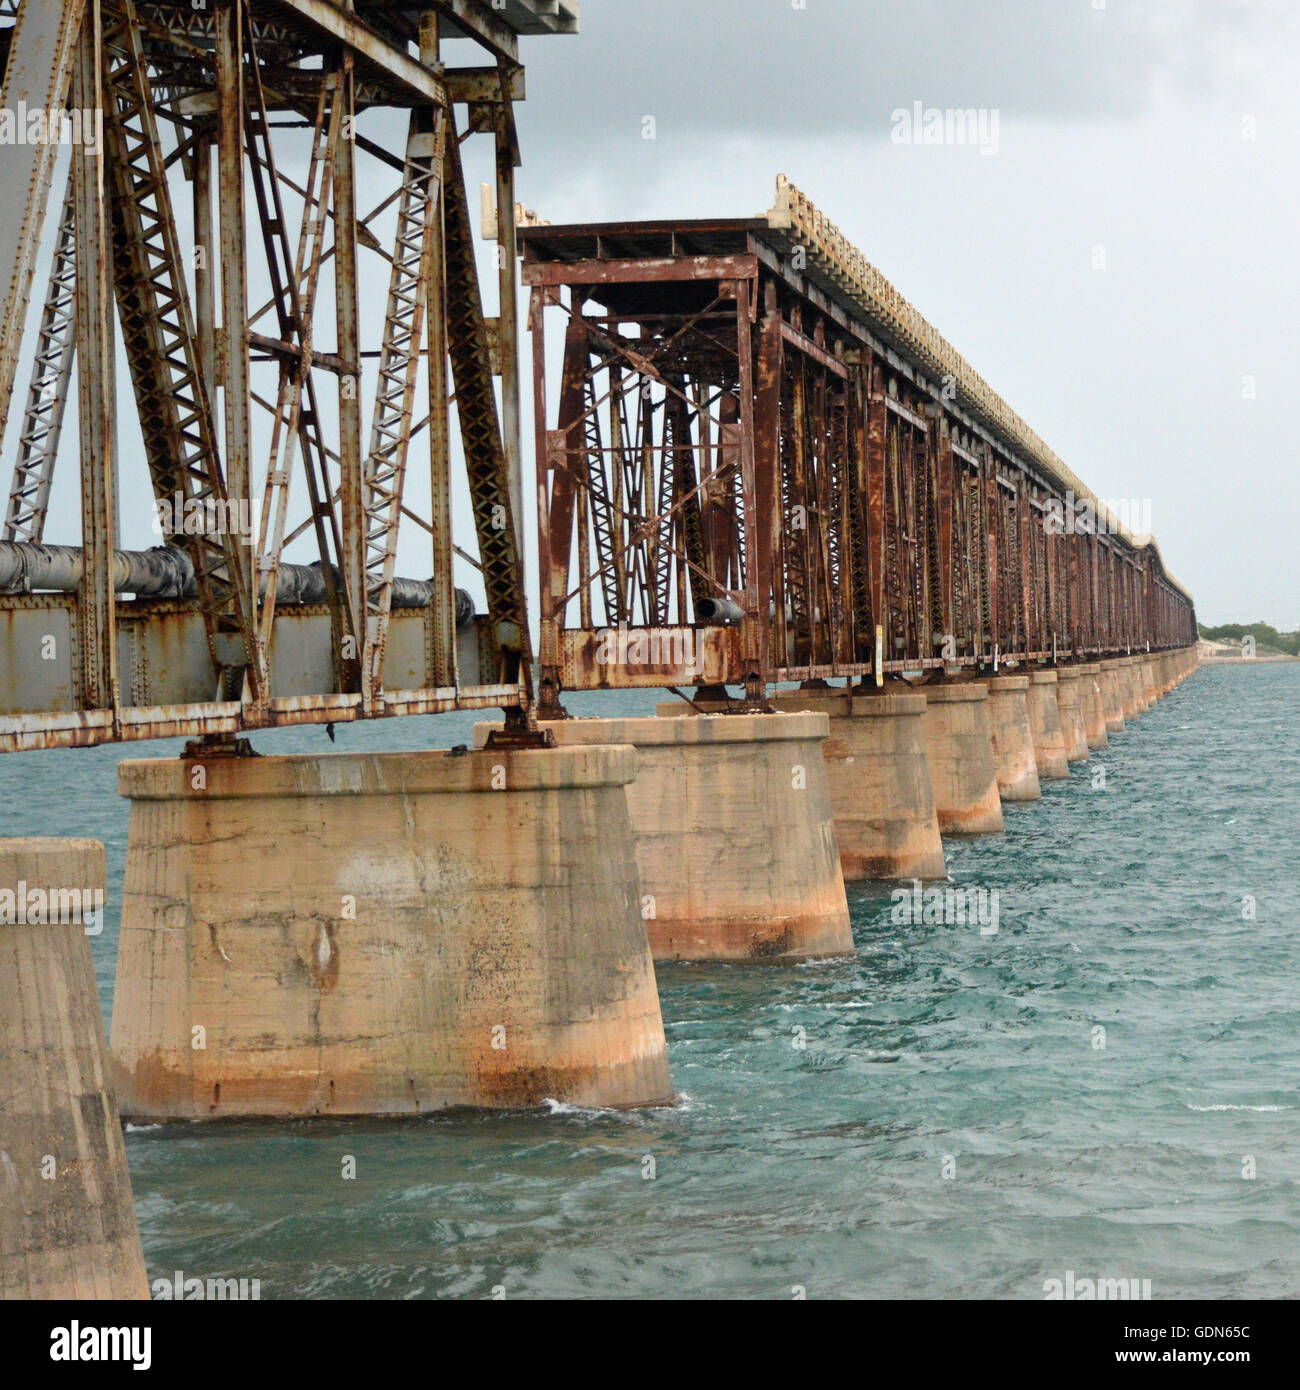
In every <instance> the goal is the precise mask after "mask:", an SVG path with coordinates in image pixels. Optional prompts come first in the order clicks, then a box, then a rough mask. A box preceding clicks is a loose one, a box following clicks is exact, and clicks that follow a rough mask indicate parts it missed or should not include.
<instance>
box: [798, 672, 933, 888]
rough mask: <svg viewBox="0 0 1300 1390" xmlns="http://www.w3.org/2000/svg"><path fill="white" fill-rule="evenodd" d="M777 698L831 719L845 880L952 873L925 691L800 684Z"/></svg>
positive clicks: (831, 770) (830, 763) (829, 756)
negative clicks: (929, 750)
mask: <svg viewBox="0 0 1300 1390" xmlns="http://www.w3.org/2000/svg"><path fill="white" fill-rule="evenodd" d="M772 704H773V705H774V706H775V707H776V708H777V709H780V710H797V709H809V710H816V711H818V712H820V713H825V714H826V715H827V716H828V718H829V721H830V737H829V738H827V740H826V742H825V743H824V744H823V745H822V751H823V753H824V755H825V758H826V778H827V783H828V785H829V788H830V797H831V809H832V811H833V812H834V815H835V836H836V839H837V840H838V841H839V847H840V867H841V868H842V869H843V872H844V877H845V878H846V879H847V880H849V881H850V882H858V881H861V880H868V879H895V878H902V879H914V878H915V879H923V880H925V879H944V878H947V876H948V869H947V865H946V864H945V862H944V857H943V840H942V838H941V837H940V834H939V817H938V815H937V814H936V812H935V808H934V791H933V789H932V787H931V785H930V769H929V765H928V762H927V760H926V753H925V733H924V727H923V722H922V721H923V717H924V715H925V696H924V695H922V694H919V693H916V692H912V691H907V690H903V691H899V690H894V689H890V690H889V691H888V692H887V693H886V692H880V693H873V692H870V691H861V692H860V691H856V690H855V691H853V692H852V693H851V694H850V693H849V692H848V691H844V690H833V691H832V690H826V691H817V690H808V691H804V690H801V691H785V692H781V693H779V694H776V695H773V696H772Z"/></svg>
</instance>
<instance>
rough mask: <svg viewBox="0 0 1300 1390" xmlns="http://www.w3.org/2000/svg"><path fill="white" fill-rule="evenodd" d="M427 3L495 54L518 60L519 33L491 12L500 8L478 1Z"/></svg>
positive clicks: (443, 0) (450, 0) (455, 0)
mask: <svg viewBox="0 0 1300 1390" xmlns="http://www.w3.org/2000/svg"><path fill="white" fill-rule="evenodd" d="M427 3H428V4H429V6H430V8H431V9H433V10H436V11H437V12H438V13H439V14H444V15H446V16H447V18H448V19H450V20H451V21H452V22H453V23H454V24H455V25H456V27H457V28H458V29H459V30H460V31H461V32H462V33H463V34H464V35H465V36H466V37H467V38H471V39H477V40H478V42H479V43H481V44H482V45H483V47H484V48H486V49H487V50H488V52H489V53H491V54H492V55H493V56H494V57H496V58H499V59H500V58H504V59H506V60H507V61H509V62H511V63H515V62H518V60H519V39H518V36H517V35H516V33H515V31H514V30H513V29H512V28H511V27H510V26H509V25H508V24H507V23H506V22H505V20H503V19H498V18H497V16H496V14H495V13H494V12H493V11H494V10H495V9H498V8H500V7H498V6H492V7H489V6H487V5H483V4H479V3H477V0H427Z"/></svg>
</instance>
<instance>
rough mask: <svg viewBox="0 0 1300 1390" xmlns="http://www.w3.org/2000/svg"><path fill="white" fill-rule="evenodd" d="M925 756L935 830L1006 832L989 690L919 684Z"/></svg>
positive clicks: (964, 683) (955, 684) (958, 684)
mask: <svg viewBox="0 0 1300 1390" xmlns="http://www.w3.org/2000/svg"><path fill="white" fill-rule="evenodd" d="M922 689H923V690H924V692H925V715H924V722H923V727H924V731H925V748H926V757H927V760H928V762H929V766H930V786H931V788H932V789H933V791H934V807H935V811H936V812H937V814H938V817H939V829H940V831H942V832H943V834H945V835H998V834H1001V832H1002V831H1003V829H1004V828H1005V827H1004V825H1003V820H1002V798H1001V796H1000V795H999V794H998V775H997V762H996V759H995V758H994V754H993V730H992V721H991V719H990V716H989V691H988V686H987V685H985V684H983V683H982V682H967V681H945V682H942V683H939V684H935V685H927V686H923V687H922Z"/></svg>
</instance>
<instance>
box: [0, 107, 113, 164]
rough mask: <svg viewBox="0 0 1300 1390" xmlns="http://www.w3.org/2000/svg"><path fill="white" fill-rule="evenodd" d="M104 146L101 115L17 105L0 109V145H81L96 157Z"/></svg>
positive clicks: (92, 110) (68, 109) (58, 108)
mask: <svg viewBox="0 0 1300 1390" xmlns="http://www.w3.org/2000/svg"><path fill="white" fill-rule="evenodd" d="M103 142H104V113H103V111H101V110H100V109H99V108H98V107H95V108H92V109H81V108H77V107H69V108H67V109H66V110H65V109H64V108H63V107H55V108H53V109H51V110H47V109H46V108H45V107H43V106H28V104H27V103H26V102H25V101H20V102H18V103H17V104H16V105H14V106H2V107H0V145H81V146H82V147H84V148H85V149H87V150H89V151H91V152H92V153H97V152H98V151H99V150H100V149H101V148H102V146H103Z"/></svg>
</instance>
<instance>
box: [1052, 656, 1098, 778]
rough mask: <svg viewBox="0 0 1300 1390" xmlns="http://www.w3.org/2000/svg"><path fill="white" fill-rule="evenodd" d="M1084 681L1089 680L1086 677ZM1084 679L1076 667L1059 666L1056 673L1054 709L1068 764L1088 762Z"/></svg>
mask: <svg viewBox="0 0 1300 1390" xmlns="http://www.w3.org/2000/svg"><path fill="white" fill-rule="evenodd" d="M1086 679H1091V677H1088V678H1086ZM1084 681H1085V677H1084V676H1083V674H1082V673H1081V672H1080V670H1079V668H1078V667H1077V666H1061V667H1058V668H1057V672H1056V708H1057V710H1058V712H1059V713H1060V716H1061V736H1062V737H1063V738H1064V740H1065V757H1066V760H1067V761H1068V762H1072V763H1086V762H1087V761H1088V723H1087V719H1086V717H1085V714H1084Z"/></svg>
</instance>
